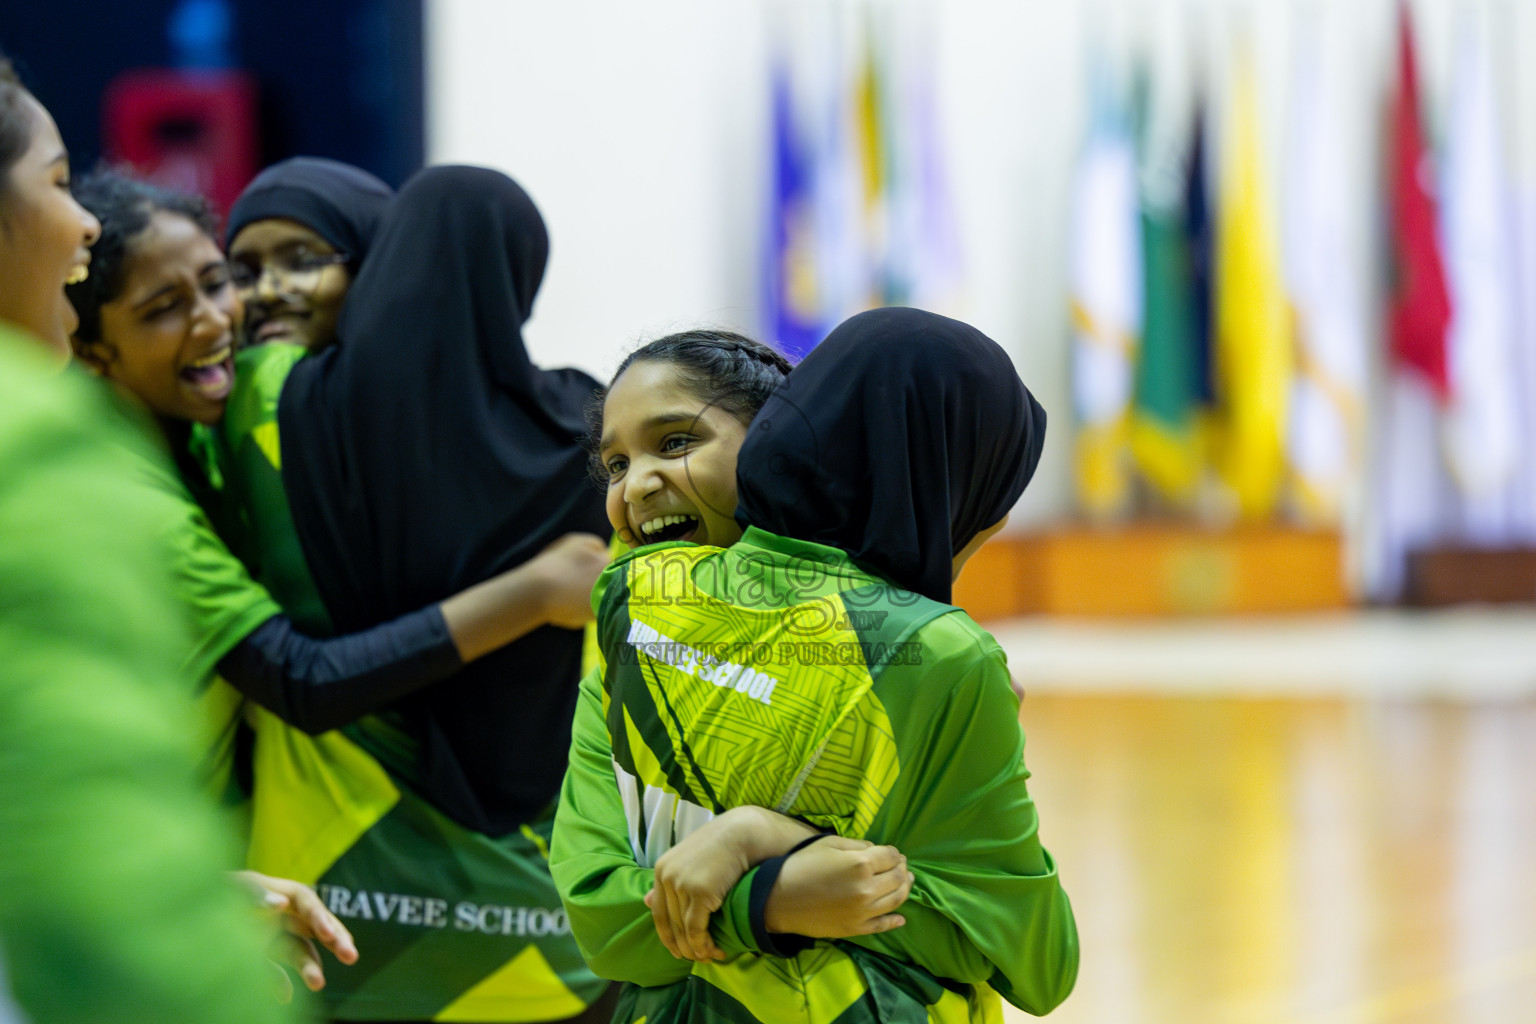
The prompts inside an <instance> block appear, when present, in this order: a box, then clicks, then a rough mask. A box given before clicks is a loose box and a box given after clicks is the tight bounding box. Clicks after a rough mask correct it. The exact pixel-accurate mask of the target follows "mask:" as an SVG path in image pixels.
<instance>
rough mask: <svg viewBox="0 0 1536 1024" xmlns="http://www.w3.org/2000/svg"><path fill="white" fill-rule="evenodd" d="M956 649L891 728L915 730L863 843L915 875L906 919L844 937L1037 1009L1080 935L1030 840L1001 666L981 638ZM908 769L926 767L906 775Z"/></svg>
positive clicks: (1065, 976) (1043, 1008)
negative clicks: (939, 682) (898, 858)
mask: <svg viewBox="0 0 1536 1024" xmlns="http://www.w3.org/2000/svg"><path fill="white" fill-rule="evenodd" d="M966 646H967V647H969V652H968V653H965V654H964V655H963V656H957V655H958V654H959V652H957V655H951V656H950V657H947V658H944V659H942V660H941V661H937V662H935V663H934V664H932V665H924V666H923V674H924V675H925V676H928V674H929V670H930V669H931V670H932V672H933V675H932V676H931V677H930V678H932V679H944V680H945V683H946V685H945V686H943V687H938V686H926V687H925V686H920V685H919V686H914V687H912V688H911V689H910V690H909V693H912V694H913V695H914V698H913V700H912V702H911V704H910V706H908V707H907V708H906V709H905V711H904V713H903V715H902V719H901V722H900V723H899V724H896V728H897V729H898V736H901V734H907V735H909V736H911V739H910V740H908V739H905V738H902V739H901V741H900V742H901V744H902V751H903V753H902V759H903V774H902V776H901V779H900V782H899V783H898V786H897V789H896V791H894V792H893V793H892V794H891V796H890V797H889V798H888V799H887V801H886V804H885V807H884V808H883V809H882V811H881V813H880V815H879V816H877V818H876V819H875V822H874V824H873V826H872V828H871V829H870V833H869V836H868V838H870V839H874V840H876V841H880V840H882V839H884V840H886V841H891V842H897V843H899V844H900V846H901V849H902V852H903V853H905V854H906V855H907V862H908V864H909V865H910V867H911V870H912V872H913V874H915V875H916V876H917V882H916V884H915V885H914V886H913V888H912V894H911V897H910V898H909V899H908V900H907V902H906V903H905V904H904V905H903V906H902V908H901V913H902V915H903V916H904V917H906V919H907V924H906V926H905V927H903V928H898V929H896V930H894V931H890V932H886V933H884V934H880V935H871V936H865V937H857V938H852V939H849V940H848V941H851V942H854V943H856V944H858V945H861V946H865V947H867V948H869V949H872V950H875V951H877V952H880V953H886V954H888V955H893V956H897V957H899V958H901V959H903V960H907V961H909V962H911V963H916V964H919V965H920V966H922V967H924V968H926V969H928V970H929V971H930V972H932V973H934V974H936V975H938V976H940V977H949V978H954V979H955V980H957V981H971V982H974V981H987V982H988V983H989V984H990V985H991V986H992V987H993V988H995V989H997V990H998V992H999V993H1000V994H1001V995H1002V996H1003V997H1004V998H1005V999H1007V1000H1008V1001H1009V1002H1011V1003H1013V1004H1014V1005H1015V1006H1018V1007H1020V1008H1022V1009H1025V1010H1027V1011H1029V1012H1030V1013H1034V1014H1045V1013H1047V1012H1049V1011H1050V1010H1051V1008H1052V1007H1054V1006H1056V1005H1057V1004H1059V1003H1060V1002H1061V1001H1062V1000H1063V999H1065V998H1066V997H1067V995H1068V993H1070V992H1071V991H1072V986H1073V984H1074V982H1075V981H1076V978H1077V964H1078V943H1077V927H1076V924H1075V922H1074V919H1073V916H1072V907H1071V904H1070V903H1069V902H1068V900H1067V895H1066V893H1065V892H1064V891H1063V890H1062V887H1061V882H1060V879H1059V878H1058V877H1057V874H1056V865H1055V863H1054V862H1053V861H1052V860H1051V857H1050V855H1049V854H1048V853H1047V852H1046V851H1045V849H1044V848H1043V847H1042V846H1041V845H1040V839H1039V836H1038V834H1037V830H1038V826H1039V818H1038V817H1037V815H1036V813H1035V805H1034V801H1033V800H1032V799H1031V798H1030V795H1029V790H1028V787H1027V784H1026V780H1027V779H1028V778H1029V772H1028V771H1027V770H1026V769H1025V767H1024V735H1023V730H1021V729H1020V728H1019V724H1018V701H1017V699H1016V698H1015V696H1014V694H1013V692H1012V687H1011V681H1010V679H1009V676H1008V669H1007V663H1006V661H1005V659H1004V657H1003V654H1002V651H1001V649H999V648H998V647H997V645H996V643H995V642H993V641H991V639H990V638H986V639H985V641H984V642H983V641H982V640H979V639H978V640H974V641H971V642H970V643H968V644H967V645H966ZM888 706H889V705H888ZM893 717H894V715H893ZM908 751H910V754H909V753H908ZM907 765H922V766H925V768H924V769H923V770H922V771H921V772H920V773H914V774H912V775H908V774H907ZM978 955H979V956H980V957H982V958H984V959H983V960H982V961H981V963H980V968H981V973H982V976H981V977H977V976H976V973H977V964H976V958H977V956H978Z"/></svg>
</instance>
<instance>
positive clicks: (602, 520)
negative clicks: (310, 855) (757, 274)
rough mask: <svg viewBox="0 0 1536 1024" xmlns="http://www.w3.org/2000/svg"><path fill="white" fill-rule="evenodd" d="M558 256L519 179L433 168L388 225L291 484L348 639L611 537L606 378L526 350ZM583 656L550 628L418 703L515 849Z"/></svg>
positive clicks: (470, 803)
mask: <svg viewBox="0 0 1536 1024" xmlns="http://www.w3.org/2000/svg"><path fill="white" fill-rule="evenodd" d="M548 247H549V241H548V236H547V235H546V234H545V230H544V222H543V219H542V218H541V217H540V216H539V212H538V210H537V209H536V208H535V207H534V205H533V201H532V200H531V199H529V198H528V195H527V194H526V193H525V192H524V191H523V190H522V189H521V188H519V187H518V185H517V184H516V183H515V182H513V181H512V180H511V179H510V178H508V177H507V176H506V175H503V174H500V173H498V172H495V171H490V170H485V169H481V168H472V167H435V168H430V169H428V170H426V171H423V172H421V173H420V174H418V175H417V176H416V177H415V178H413V179H412V180H411V181H409V182H407V183H406V185H405V186H404V187H403V188H402V189H401V190H400V194H399V195H398V196H397V197H396V198H395V200H394V201H393V203H391V205H390V206H389V209H388V210H387V211H386V213H385V215H384V218H383V220H382V222H381V224H380V227H379V231H378V235H377V237H376V238H375V239H374V242H373V245H372V248H371V250H370V251H369V255H368V259H367V260H366V262H365V263H364V264H363V266H362V268H361V270H360V271H359V273H358V275H357V278H356V281H355V283H354V284H353V285H352V288H351V290H350V291H349V292H348V295H347V299H346V304H345V305H344V306H343V308H342V316H341V321H340V324H339V327H338V336H339V337H338V344H336V345H334V346H332V347H331V348H329V349H327V350H326V351H324V352H321V353H318V354H316V355H313V356H311V357H309V358H307V359H305V360H303V361H301V362H300V363H299V364H298V365H297V366H295V367H294V369H293V372H292V374H291V375H290V376H289V378H288V382H287V384H286V385H285V386H284V389H283V392H282V396H281V399H280V402H279V405H278V422H279V425H280V428H281V438H282V457H283V480H284V486H285V488H286V490H287V493H288V501H289V504H290V506H291V507H292V509H293V517H294V523H295V526H296V527H297V530H298V534H299V539H300V542H301V543H302V544H303V547H304V553H305V557H306V560H307V561H308V563H309V567H310V571H311V573H312V574H313V575H314V578H315V583H316V585H317V587H318V588H319V590H320V594H321V596H322V597H323V598H324V600H325V603H326V606H327V608H328V609H329V611H330V613H331V616H332V619H333V621H334V622H335V623H336V626H337V628H338V630H341V631H344V632H347V631H352V630H356V629H360V628H364V627H367V626H372V625H375V624H377V623H380V622H384V621H387V620H389V619H391V618H394V617H395V616H398V615H401V614H404V613H406V612H410V611H413V610H415V609H417V608H421V607H423V606H425V605H428V604H430V603H432V602H435V601H440V600H442V599H444V598H446V597H449V596H451V595H453V594H455V593H457V592H459V591H461V590H463V589H464V588H466V587H468V586H471V585H473V584H475V583H478V582H480V581H482V580H484V579H486V578H488V577H490V576H492V575H495V574H496V573H499V572H501V571H503V570H506V569H511V568H514V567H516V566H518V565H520V564H522V563H523V562H525V561H527V560H528V559H529V558H531V557H532V556H534V555H535V554H537V553H538V552H539V551H540V550H541V549H543V548H544V547H545V546H547V545H548V544H550V543H551V542H552V541H554V540H556V539H557V538H559V537H560V536H561V535H563V534H565V533H568V532H571V531H578V530H579V531H587V532H591V533H596V534H599V535H601V536H607V535H608V533H609V528H608V523H607V518H606V516H605V514H604V512H603V496H602V494H601V493H600V492H599V491H598V490H597V489H596V488H595V487H594V486H593V485H592V483H591V481H590V478H589V477H588V475H587V457H586V454H585V453H584V451H583V449H582V447H581V444H580V442H579V438H580V436H581V435H582V434H583V433H584V431H585V420H584V417H583V410H584V407H585V404H586V402H587V400H588V399H589V398H590V396H591V395H592V393H593V391H594V389H595V388H596V387H597V382H596V381H594V380H593V379H592V378H590V377H588V376H586V375H585V374H583V373H580V372H579V371H574V370H557V371H544V370H540V369H539V368H538V367H536V366H535V365H534V364H533V362H532V361H531V360H530V359H529V357H528V352H527V350H526V348H525V347H524V345H523V339H522V325H523V323H524V322H525V321H526V320H527V319H528V314H529V312H530V310H531V308H532V305H533V299H534V295H535V294H536V293H537V291H538V288H539V283H540V281H541V280H542V278H543V275H544V265H545V260H546V257H547V255H548ZM581 646H582V638H581V633H580V632H578V631H574V630H561V629H553V628H548V627H546V628H543V629H539V630H536V631H535V632H533V633H531V634H529V635H528V636H526V637H524V638H522V639H520V640H518V641H517V642H516V643H513V644H511V645H508V646H507V647H504V648H502V649H501V650H499V651H496V652H493V653H492V654H489V655H487V656H485V657H483V658H481V659H479V660H478V661H476V662H474V663H472V664H470V665H467V666H465V668H464V669H462V670H461V671H460V672H459V673H457V674H456V675H455V676H454V677H453V678H452V679H450V680H447V681H445V682H443V683H440V684H438V685H436V686H434V687H431V688H429V689H427V690H425V691H422V692H421V693H419V694H417V695H415V696H412V697H410V698H408V699H406V700H405V701H403V702H402V703H401V704H400V705H398V706H397V710H398V711H400V713H401V715H400V717H401V721H402V724H404V725H405V727H406V728H408V729H409V730H410V731H411V732H412V733H413V734H414V735H415V736H416V737H417V738H418V739H419V741H420V753H419V755H418V763H419V767H420V770H421V772H422V778H421V779H420V780H419V781H420V785H421V786H422V788H423V789H424V790H425V791H426V792H427V793H428V794H429V795H430V796H431V797H432V798H433V799H434V801H435V802H436V803H437V804H438V806H439V807H440V808H441V809H442V810H444V811H445V812H446V813H448V814H449V815H451V816H452V817H454V818H456V819H457V820H459V821H460V822H461V823H463V824H466V825H469V826H470V827H473V828H476V829H478V830H479V831H482V832H486V833H489V834H492V835H499V834H503V833H505V832H508V831H510V830H512V829H514V828H516V827H517V826H518V825H519V824H521V823H522V822H525V821H527V820H529V819H530V818H531V817H532V816H533V815H534V814H536V813H537V812H538V811H540V810H542V809H543V807H544V806H545V805H547V804H548V803H549V802H550V801H551V800H552V799H553V798H554V796H555V795H556V793H557V791H558V788H559V785H560V779H561V777H562V776H563V774H564V771H565V761H566V754H567V750H568V747H569V743H570V722H571V717H572V714H573V710H574V706H575V698H576V683H577V681H578V678H579V674H580V664H581Z"/></svg>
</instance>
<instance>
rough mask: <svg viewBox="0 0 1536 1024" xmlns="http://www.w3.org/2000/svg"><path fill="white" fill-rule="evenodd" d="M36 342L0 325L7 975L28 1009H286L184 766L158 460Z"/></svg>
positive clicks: (146, 1023)
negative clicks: (45, 358)
mask: <svg viewBox="0 0 1536 1024" xmlns="http://www.w3.org/2000/svg"><path fill="white" fill-rule="evenodd" d="M36 344H37V343H36V342H33V341H30V340H28V339H24V338H20V337H18V336H16V335H15V334H14V333H13V332H11V331H9V330H6V329H5V328H3V327H0V537H4V538H5V542H4V543H3V544H0V665H3V666H4V667H3V669H0V947H3V952H0V956H3V958H4V960H5V970H4V971H3V973H4V974H5V975H6V976H7V981H8V984H9V990H10V992H11V993H12V994H13V995H14V999H15V1002H16V1003H17V1004H19V1006H20V1007H21V1008H22V1009H23V1010H24V1011H25V1013H26V1014H27V1015H28V1019H31V1020H34V1021H37V1022H38V1024H43V1022H46V1021H66V1020H67V1021H115V1022H121V1024H164V1022H170V1021H220V1022H227V1024H276V1022H278V1021H281V1020H289V1019H293V1016H292V1015H291V1014H290V1013H289V1012H288V1011H287V1009H286V1008H283V1007H280V1006H279V1005H278V1004H277V1002H276V998H275V985H274V984H273V983H274V981H275V980H276V976H275V973H274V972H273V970H272V968H271V967H270V966H269V965H268V964H267V963H266V961H265V958H264V956H263V949H262V945H261V942H260V941H259V938H258V935H257V933H256V930H255V925H256V922H255V915H254V913H253V912H252V911H251V910H250V909H249V908H248V907H245V906H242V905H241V903H242V900H243V897H242V896H241V895H239V894H238V893H237V890H236V888H235V887H234V886H233V885H231V884H230V883H229V881H228V880H227V879H226V878H225V877H224V875H223V872H222V871H221V868H222V867H226V866H228V865H229V864H230V863H231V862H232V860H233V856H234V844H233V843H232V842H230V841H229V837H228V836H227V835H221V834H220V831H219V828H218V826H217V825H216V823H215V819H214V816H213V815H211V814H210V813H209V809H208V806H207V803H206V801H205V800H203V799H201V798H200V797H199V795H198V793H197V792H196V790H195V788H194V786H193V785H192V778H191V775H192V767H193V763H194V758H195V757H196V756H198V755H199V754H201V752H202V748H195V747H194V746H193V743H192V742H191V740H190V737H189V733H190V732H191V721H192V713H191V710H190V709H189V708H188V705H187V701H186V696H187V687H188V686H189V685H190V682H191V676H189V675H187V674H186V672H185V671H184V670H185V669H186V668H187V654H188V651H189V649H190V648H192V646H193V641H192V639H191V635H190V631H189V629H188V623H187V621H186V619H185V614H184V608H183V607H182V602H181V601H180V600H178V595H176V594H174V593H173V592H172V582H171V580H170V579H169V578H168V576H167V573H166V557H165V551H164V549H163V548H162V546H161V543H160V542H161V541H162V540H163V539H164V537H163V536H162V534H163V533H164V531H165V530H166V523H167V521H168V520H167V510H168V509H170V510H172V512H174V510H175V508H176V507H177V506H176V505H175V503H174V502H168V501H167V496H166V492H165V491H164V490H163V489H161V488H159V487H154V486H152V487H145V486H143V482H142V477H143V476H144V475H145V473H146V472H148V473H149V475H150V477H151V478H152V479H153V478H155V477H156V475H157V473H158V472H162V471H163V472H169V470H168V469H166V468H165V467H162V466H160V463H159V459H160V458H161V455H160V453H159V452H157V451H156V450H155V448H154V446H153V445H152V444H151V443H150V441H149V440H148V439H147V438H146V437H145V436H144V431H143V429H142V425H141V424H137V423H136V424H133V425H132V429H125V426H126V425H125V423H123V422H122V420H123V419H124V412H123V410H121V409H117V408H112V407H111V403H109V402H108V401H107V400H106V397H105V396H104V395H103V393H102V389H101V386H100V384H99V382H95V381H86V380H84V379H76V378H75V376H74V375H73V374H66V375H62V376H61V375H60V374H59V373H58V371H57V369H56V368H55V367H53V366H50V365H47V364H44V363H43V362H42V361H41V360H40V359H39V358H38V357H37V355H36V354H35V353H34V351H33V347H34V346H35V345H36ZM170 521H172V522H174V521H175V516H174V515H172V516H171V517H170ZM174 532H175V531H173V533H174ZM173 539H174V538H173ZM183 539H184V538H183ZM195 552H196V548H195V547H188V546H186V545H185V544H184V545H183V547H182V548H181V550H180V553H179V554H178V556H177V557H178V558H179V559H180V558H187V557H192V556H193V555H195ZM4 984H5V983H0V987H4ZM7 1002H8V1000H7V998H6V995H5V994H4V993H3V992H0V1007H3V1006H5V1005H6V1004H7ZM3 1016H5V1014H4V1010H3V1009H0V1017H3Z"/></svg>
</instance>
